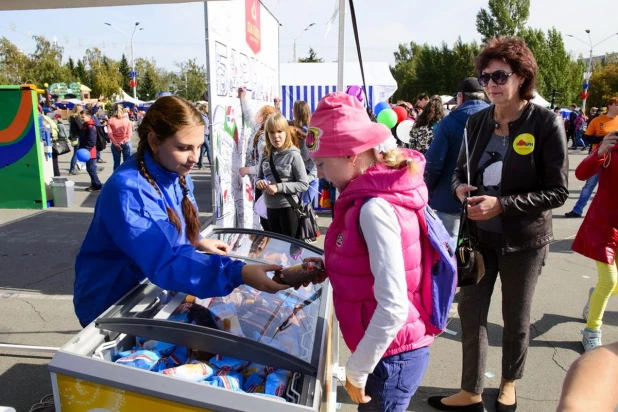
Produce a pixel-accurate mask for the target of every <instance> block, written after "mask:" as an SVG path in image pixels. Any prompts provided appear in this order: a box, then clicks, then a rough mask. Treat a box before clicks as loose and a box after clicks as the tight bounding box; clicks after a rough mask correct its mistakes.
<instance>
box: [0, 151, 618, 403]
mask: <svg viewBox="0 0 618 412" xmlns="http://www.w3.org/2000/svg"><path fill="white" fill-rule="evenodd" d="M134 141H135V140H134ZM135 147H136V146H135V145H134V148H135ZM583 157H584V154H583V153H581V152H579V151H576V152H572V153H571V154H570V163H571V166H570V168H571V170H570V196H569V199H568V201H567V203H566V205H565V206H563V207H562V208H560V209H557V210H555V212H554V215H555V216H554V235H555V240H554V242H553V243H552V244H551V247H550V255H549V258H548V260H547V264H546V266H545V268H544V270H543V274H542V275H541V277H540V279H539V282H538V286H537V290H536V295H535V300H534V304H533V308H532V314H531V318H532V320H531V321H532V326H531V336H530V350H529V352H528V359H527V366H526V373H525V377H524V378H523V379H522V380H521V381H520V382H519V383H518V389H517V394H518V395H519V397H518V403H519V408H518V410H520V411H535V412H545V411H555V409H556V406H557V403H558V399H559V397H560V391H561V386H562V381H563V380H564V377H565V374H566V371H567V370H568V368H569V366H570V365H571V364H572V363H573V361H574V360H575V359H577V357H578V356H580V354H581V353H582V352H583V349H582V346H581V343H580V342H581V336H580V334H579V331H580V330H582V329H583V328H584V322H583V320H582V315H581V313H582V308H583V306H584V304H585V302H586V299H587V296H588V291H589V289H590V288H591V287H594V285H595V284H596V279H597V276H596V269H595V265H594V263H593V262H592V261H590V260H588V259H586V258H584V257H582V256H580V255H577V254H575V253H573V252H571V250H570V247H571V243H572V241H573V238H574V237H575V234H576V233H577V229H578V228H579V225H580V223H581V219H566V218H564V217H563V216H564V213H565V212H568V211H569V210H571V208H572V207H573V205H574V203H575V201H576V200H577V197H578V195H579V192H580V190H581V187H582V186H583V182H579V181H577V180H576V179H575V177H574V175H573V170H574V168H575V166H576V165H577V164H578V163H579V162H580V161H581V159H583ZM103 159H104V160H105V161H106V163H104V164H99V166H100V167H102V168H103V170H102V171H100V176H101V180H102V181H103V182H105V180H106V179H107V178H108V177H109V176H110V174H111V172H112V157H111V153H110V151H109V148H108V149H106V150H105V151H104V152H103ZM69 161H70V154H67V155H64V156H61V157H60V168H61V172H62V174H63V175H65V176H66V175H67V174H68V173H67V170H68V164H69ZM192 176H193V180H194V182H195V189H196V190H195V192H196V200H197V202H198V205H199V207H200V216H201V218H202V220H203V222H206V221H207V220H208V219H209V216H210V215H211V213H212V207H211V203H212V196H211V186H210V169H209V168H208V167H207V168H205V169H202V170H196V171H194V172H193V173H192ZM70 178H71V180H73V181H74V182H75V184H76V187H75V189H76V191H75V204H74V205H73V207H71V208H67V209H60V208H51V209H48V210H45V211H32V210H10V209H0V313H1V314H2V317H1V320H0V343H14V344H25V345H44V346H53V347H58V346H61V345H63V344H64V343H66V342H67V341H68V340H69V339H70V338H71V337H72V336H73V335H75V334H76V333H78V332H79V331H80V329H81V328H80V325H79V323H78V321H77V319H76V317H75V315H74V312H73V305H72V292H73V280H74V269H73V266H74V260H75V255H76V254H77V252H78V250H79V247H80V245H81V242H82V240H83V238H84V236H85V233H86V231H87V230H88V226H89V224H90V221H91V219H92V214H93V211H94V205H95V202H96V199H97V196H98V194H97V193H89V192H86V191H85V190H84V189H85V188H86V187H87V186H88V185H89V178H88V175H87V173H86V172H85V171H84V172H82V173H81V174H80V175H78V176H71V177H70ZM319 219H320V225H321V226H323V228H324V229H326V227H327V226H328V224H329V223H330V220H329V219H328V217H327V215H326V214H324V215H321V216H320V218H319ZM323 239H324V237H323V236H322V237H321V238H320V239H319V241H318V246H320V247H321V246H322V242H323ZM500 292H501V285H500V282H499V281H498V282H497V284H496V288H495V293H494V295H493V300H492V304H491V308H490V314H489V322H490V323H489V344H490V350H489V355H488V362H487V370H486V376H487V378H486V385H487V389H486V390H485V393H484V401H485V404H486V408H487V410H488V411H490V412H493V411H494V408H493V403H494V401H495V398H496V396H497V392H498V389H497V388H498V385H499V383H500V365H501V348H500V346H501V336H502V318H501V293H500ZM617 311H618V299H613V300H610V303H609V305H608V307H607V312H606V314H605V318H604V327H603V334H604V335H603V341H604V342H605V343H610V342H615V341H617V340H618V328H617V326H618V312H617ZM451 313H452V315H453V317H452V319H451V321H450V323H449V325H448V331H447V333H444V334H442V335H441V336H439V337H438V338H437V339H436V341H435V343H434V345H433V347H432V349H431V360H430V364H429V368H428V369H427V373H426V376H425V378H424V380H423V382H422V384H421V386H420V388H419V389H418V391H417V393H416V395H415V396H414V398H413V399H412V402H411V403H410V407H409V408H408V410H409V411H418V412H425V411H427V412H429V411H433V409H432V408H430V407H429V406H427V403H426V400H427V398H428V397H429V396H433V395H442V394H444V395H448V394H451V393H454V392H455V391H456V390H457V388H458V387H459V382H460V376H461V344H460V337H461V326H460V322H459V319H458V317H457V311H456V303H455V304H454V305H453V309H452V312H451ZM52 355H53V354H50V353H34V352H10V351H2V350H0V405H4V406H12V407H14V408H16V409H17V411H18V412H28V411H29V410H30V407H31V405H33V404H35V403H37V402H38V401H39V400H40V399H41V398H42V397H43V396H45V395H48V394H50V393H51V385H50V378H49V373H48V371H47V364H48V363H49V360H50V359H51V356H52ZM348 358H349V351H348V350H347V349H346V348H345V344H344V343H343V341H342V340H341V346H340V364H341V365H342V366H343V365H345V362H346V361H347V359H348ZM338 401H339V402H340V403H341V405H340V410H341V411H353V410H356V407H355V406H354V405H353V404H352V403H351V401H350V400H349V398H348V396H347V394H346V393H345V390H344V389H343V387H342V386H340V387H339V391H338Z"/></svg>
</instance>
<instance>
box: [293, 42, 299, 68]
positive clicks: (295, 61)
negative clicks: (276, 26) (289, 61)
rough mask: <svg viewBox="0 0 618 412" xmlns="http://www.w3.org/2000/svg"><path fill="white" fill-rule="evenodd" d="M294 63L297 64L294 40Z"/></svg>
mask: <svg viewBox="0 0 618 412" xmlns="http://www.w3.org/2000/svg"><path fill="white" fill-rule="evenodd" d="M293 61H294V63H298V61H297V60H296V39H294V59H293Z"/></svg>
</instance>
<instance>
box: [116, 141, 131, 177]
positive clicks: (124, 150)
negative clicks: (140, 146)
mask: <svg viewBox="0 0 618 412" xmlns="http://www.w3.org/2000/svg"><path fill="white" fill-rule="evenodd" d="M131 147H132V145H131V142H130V141H129V142H126V143H123V144H121V145H120V150H118V148H117V147H116V145H112V156H113V157H114V170H116V169H118V166H120V163H121V162H120V155H121V154H122V161H123V162H126V161H127V160H129V157H131Z"/></svg>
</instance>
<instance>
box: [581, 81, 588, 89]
mask: <svg viewBox="0 0 618 412" xmlns="http://www.w3.org/2000/svg"><path fill="white" fill-rule="evenodd" d="M588 86H590V83H588V82H584V84H582V87H583V88H584V89H587V88H588Z"/></svg>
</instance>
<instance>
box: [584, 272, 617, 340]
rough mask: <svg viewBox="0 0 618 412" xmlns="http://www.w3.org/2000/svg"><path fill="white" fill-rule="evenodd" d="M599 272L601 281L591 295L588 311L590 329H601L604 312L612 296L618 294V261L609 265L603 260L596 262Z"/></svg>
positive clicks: (587, 326)
mask: <svg viewBox="0 0 618 412" xmlns="http://www.w3.org/2000/svg"><path fill="white" fill-rule="evenodd" d="M596 264H597V270H598V272H599V281H598V283H597V286H596V287H595V288H594V292H593V293H592V296H591V297H590V310H589V312H588V322H587V323H586V328H588V329H590V330H601V325H602V324H603V313H605V307H606V306H607V301H608V300H609V298H610V297H612V296H614V295H616V294H618V268H617V267H616V262H614V264H613V265H608V264H607V263H603V262H598V261H597V262H596Z"/></svg>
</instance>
